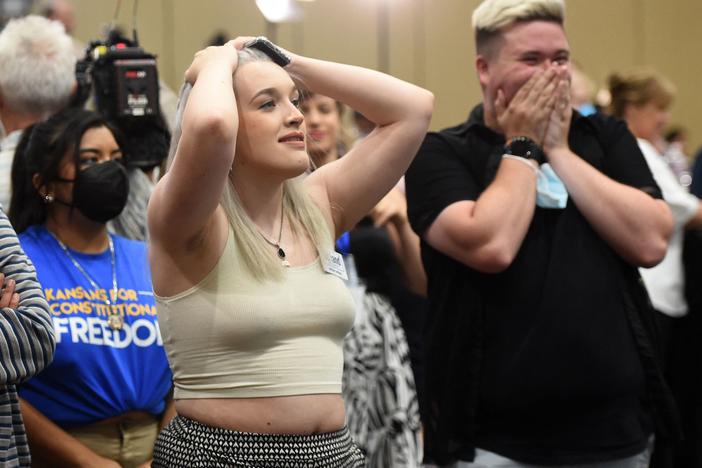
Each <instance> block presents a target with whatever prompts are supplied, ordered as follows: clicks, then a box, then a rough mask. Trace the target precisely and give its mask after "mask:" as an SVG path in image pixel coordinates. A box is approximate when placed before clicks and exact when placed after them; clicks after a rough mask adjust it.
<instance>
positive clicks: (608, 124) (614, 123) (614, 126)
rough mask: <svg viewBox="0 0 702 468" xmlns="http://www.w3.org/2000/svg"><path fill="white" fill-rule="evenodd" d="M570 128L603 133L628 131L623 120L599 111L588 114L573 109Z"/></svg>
mask: <svg viewBox="0 0 702 468" xmlns="http://www.w3.org/2000/svg"><path fill="white" fill-rule="evenodd" d="M571 128H575V129H580V130H586V131H587V130H589V131H591V132H596V133H603V134H615V133H621V132H628V127H627V125H626V122H624V120H622V119H620V118H618V117H614V116H613V115H609V114H605V113H604V112H599V111H598V112H595V113H593V114H590V115H588V116H584V115H581V114H579V113H578V112H577V111H573V120H572V124H571Z"/></svg>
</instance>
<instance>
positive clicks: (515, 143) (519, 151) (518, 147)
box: [504, 136, 546, 166]
mask: <svg viewBox="0 0 702 468" xmlns="http://www.w3.org/2000/svg"><path fill="white" fill-rule="evenodd" d="M504 151H505V154H511V155H513V156H519V157H521V158H526V159H533V160H534V161H536V162H537V163H538V164H539V166H540V165H541V164H543V163H544V162H546V157H545V155H544V152H543V151H541V148H540V147H539V145H537V144H536V142H535V141H534V140H532V139H531V138H529V137H525V136H516V137H512V138H510V139H509V140H508V141H507V143H506V144H505V148H504Z"/></svg>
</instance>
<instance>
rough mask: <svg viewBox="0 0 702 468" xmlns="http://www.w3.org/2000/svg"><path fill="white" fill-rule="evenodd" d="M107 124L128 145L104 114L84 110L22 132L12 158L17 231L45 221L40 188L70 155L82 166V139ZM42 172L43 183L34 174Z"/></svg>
mask: <svg viewBox="0 0 702 468" xmlns="http://www.w3.org/2000/svg"><path fill="white" fill-rule="evenodd" d="M98 127H107V129H109V130H110V132H112V135H113V136H114V137H115V140H116V141H117V144H118V145H119V146H120V148H124V145H123V144H122V137H121V135H120V133H119V131H118V130H117V129H116V128H115V127H114V126H113V125H112V124H111V123H110V122H108V121H107V120H105V118H103V117H102V116H101V115H100V114H97V113H95V112H90V111H86V110H82V109H67V110H65V111H62V112H59V113H58V114H55V115H54V116H52V117H51V118H49V119H48V120H46V121H43V122H39V123H36V124H34V125H32V126H30V127H28V128H27V129H25V130H24V132H23V133H22V137H21V139H20V141H19V143H18V145H17V148H16V149H15V156H14V159H13V161H12V200H11V202H10V210H9V214H8V216H9V218H10V221H11V222H12V225H13V226H14V228H15V231H17V232H23V231H24V230H25V229H27V228H28V227H29V226H32V225H34V224H43V223H44V222H45V221H46V216H47V213H48V210H47V206H46V203H44V200H43V197H42V196H41V195H40V193H39V189H40V188H41V187H43V186H45V185H46V184H48V183H50V182H52V181H55V180H58V179H59V175H58V172H59V167H60V166H61V163H62V161H63V159H64V158H65V157H66V155H68V154H72V156H73V162H74V163H75V164H76V167H77V166H78V162H79V161H80V140H81V139H82V138H83V135H84V134H85V132H86V131H88V130H90V129H92V128H98ZM35 174H38V175H39V179H40V186H39V187H34V182H33V180H32V179H33V177H34V175H35Z"/></svg>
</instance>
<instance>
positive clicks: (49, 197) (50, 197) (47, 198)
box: [44, 193, 54, 205]
mask: <svg viewBox="0 0 702 468" xmlns="http://www.w3.org/2000/svg"><path fill="white" fill-rule="evenodd" d="M53 201H54V194H53V193H47V194H46V195H44V203H45V204H47V205H48V204H49V203H53Z"/></svg>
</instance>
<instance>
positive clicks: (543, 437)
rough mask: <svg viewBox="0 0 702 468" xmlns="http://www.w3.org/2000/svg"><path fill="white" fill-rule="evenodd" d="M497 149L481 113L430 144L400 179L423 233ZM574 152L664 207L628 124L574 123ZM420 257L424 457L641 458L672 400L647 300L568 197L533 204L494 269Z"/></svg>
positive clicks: (474, 193) (474, 182)
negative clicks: (426, 303)
mask: <svg viewBox="0 0 702 468" xmlns="http://www.w3.org/2000/svg"><path fill="white" fill-rule="evenodd" d="M503 144H504V139H503V137H502V136H501V135H498V134H496V133H494V132H493V131H491V130H490V129H488V128H487V127H485V126H484V125H483V116H482V106H478V107H476V108H475V109H474V110H473V112H472V113H471V116H470V118H469V120H468V121H467V122H466V123H464V124H462V125H459V126H456V127H453V128H449V129H446V130H443V131H441V132H439V133H430V134H428V135H427V137H426V139H425V141H424V143H423V145H422V147H421V149H420V151H419V153H418V155H417V157H416V158H415V160H414V162H413V164H412V166H411V167H410V169H409V171H408V172H407V176H406V184H407V196H408V203H409V217H410V221H411V223H412V226H413V228H414V230H415V231H416V232H417V233H418V234H419V235H420V236H421V235H423V234H424V233H425V232H426V230H427V228H428V227H429V226H430V225H431V224H432V223H433V222H434V220H435V219H436V217H437V216H438V215H439V214H440V213H441V212H442V210H443V209H444V208H446V207H447V206H449V205H451V204H452V203H455V202H457V201H461V200H476V199H477V198H478V196H479V195H480V194H481V193H482V191H483V190H485V189H486V187H487V186H488V185H489V184H490V183H491V182H492V180H493V179H494V177H495V173H496V171H497V167H498V166H499V164H500V162H501V161H502V157H501V156H502V153H503V151H502V146H503ZM569 144H570V148H571V149H572V150H573V152H574V153H576V154H577V155H579V156H580V157H581V158H583V159H584V160H585V161H587V162H588V163H589V164H591V165H592V166H594V167H595V168H597V169H598V170H599V171H601V172H602V173H604V174H605V175H607V176H608V177H610V178H612V179H614V180H616V181H618V182H621V183H623V184H626V185H630V186H632V187H636V188H640V189H642V190H644V191H646V192H648V193H649V194H651V195H652V196H654V197H657V198H660V196H661V195H660V191H659V189H658V187H657V185H656V183H655V181H654V180H653V177H652V176H651V173H650V171H649V169H648V166H647V165H646V163H645V161H644V158H643V156H642V155H641V153H640V151H639V149H638V145H637V143H636V140H635V139H634V137H633V136H632V135H631V133H630V132H629V131H628V130H627V128H626V125H625V124H624V123H623V122H621V121H618V120H615V119H612V118H607V117H603V116H601V115H596V116H593V117H589V118H585V117H582V116H580V115H578V114H576V115H574V117H573V121H572V124H571V130H570V134H569ZM422 259H423V262H424V266H425V268H426V270H427V274H428V277H429V299H430V306H431V313H430V314H431V319H430V322H431V326H430V328H429V338H428V343H427V348H428V356H427V361H426V362H427V364H426V367H427V371H426V372H427V382H426V385H427V392H426V393H427V401H426V402H425V404H426V408H427V412H428V419H427V421H425V423H426V425H427V428H426V429H427V434H426V435H427V447H426V449H427V458H428V459H430V460H434V461H436V462H440V463H446V462H449V461H451V460H455V459H464V460H472V458H473V449H474V447H476V446H477V447H479V448H483V449H486V450H490V451H493V452H496V453H499V454H501V455H503V456H505V457H508V458H511V459H514V460H518V461H521V462H524V463H535V464H544V465H550V464H576V463H596V462H599V461H605V460H615V459H618V458H623V457H627V456H630V455H634V454H636V453H638V452H641V451H642V450H644V448H645V447H646V444H647V441H648V439H649V437H650V435H651V433H652V431H653V418H652V414H653V411H652V408H653V406H655V405H656V403H655V401H653V400H655V399H656V398H657V396H660V395H659V394H662V395H664V397H665V398H664V399H667V395H666V390H665V387H664V384H663V383H662V381H661V380H660V373H659V372H658V368H657V365H656V362H655V358H654V357H653V354H652V351H651V349H652V345H651V341H650V336H649V335H650V333H649V331H648V330H647V328H646V326H647V325H648V319H647V318H645V317H642V314H644V313H647V312H646V311H643V310H641V309H643V308H646V305H645V304H646V302H645V292H644V293H643V294H644V296H642V295H641V294H642V291H643V290H642V286H641V284H640V282H638V281H637V279H638V273H637V270H636V268H635V267H633V266H631V265H629V264H627V263H626V262H625V261H624V260H623V259H622V258H621V257H620V256H619V255H618V254H617V253H616V252H614V251H613V250H612V249H611V248H610V247H609V245H607V243H606V242H605V241H604V240H603V239H602V238H601V237H600V236H599V235H598V234H597V233H596V232H595V231H594V230H593V229H592V227H591V226H590V224H589V223H588V221H587V220H586V219H585V218H584V216H583V215H582V214H581V213H580V211H579V210H578V209H577V207H576V206H575V204H574V203H573V200H572V199H569V200H568V204H567V206H566V208H565V209H563V210H557V209H542V208H539V207H537V208H536V211H535V213H534V217H533V220H532V222H531V225H530V226H529V230H528V232H527V234H526V237H525V239H524V242H523V243H522V246H521V248H520V250H519V252H518V254H517V256H516V258H515V259H514V261H513V263H512V265H511V266H510V267H509V268H507V269H506V270H505V271H504V272H502V273H499V274H485V273H481V272H479V271H476V270H474V269H472V268H470V267H467V266H465V265H464V264H462V263H460V262H457V261H455V260H453V259H451V258H449V257H448V256H446V255H444V254H442V253H440V252H438V251H437V250H435V249H433V248H432V247H431V246H429V245H428V244H427V243H426V242H424V241H422ZM654 381H655V382H654ZM651 385H652V386H651ZM651 388H653V390H651ZM652 394H655V395H654V396H652ZM663 406H665V405H663Z"/></svg>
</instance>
